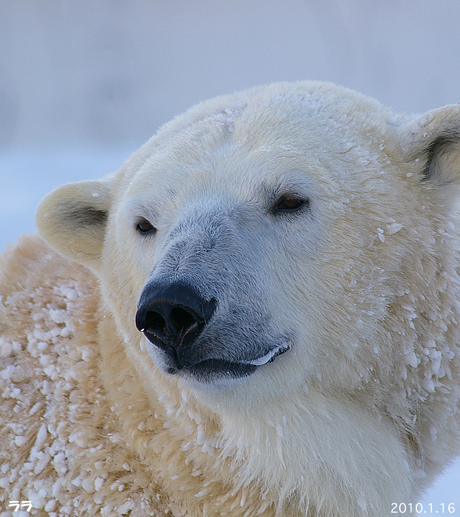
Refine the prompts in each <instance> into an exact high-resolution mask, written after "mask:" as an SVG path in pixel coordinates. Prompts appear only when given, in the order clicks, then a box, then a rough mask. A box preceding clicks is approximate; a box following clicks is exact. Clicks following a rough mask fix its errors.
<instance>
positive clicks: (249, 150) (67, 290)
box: [0, 82, 460, 517]
mask: <svg viewBox="0 0 460 517" xmlns="http://www.w3.org/2000/svg"><path fill="white" fill-rule="evenodd" d="M459 184H460V112H459V106H446V107H444V108H440V109H438V110H434V111H431V112H429V113H427V114H425V115H423V116H395V115H394V114H393V113H391V112H390V111H389V110H387V109H385V108H383V107H382V106H381V105H380V104H378V103H377V102H376V101H374V100H372V99H368V98H366V97H364V96H362V95H360V94H357V93H355V92H353V91H350V90H348V89H345V88H342V87H338V86H335V85H332V84H329V83H321V82H298V83H292V84H291V83H279V84H273V85H269V86H264V87H259V88H255V89H252V90H248V91H244V92H240V93H236V94H233V95H229V96H224V97H219V98H216V99H213V100H210V101H208V102H204V103H202V104H199V105H198V106H196V107H194V108H192V109H191V110H189V111H188V112H186V113H185V114H184V115H182V116H180V117H178V118H176V119H175V120H173V121H172V122H170V123H168V124H166V125H165V126H164V127H163V128H162V129H161V130H160V131H159V132H158V133H157V134H156V135H155V136H154V137H153V138H152V139H151V140H149V141H148V142H147V143H146V144H145V145H144V146H143V147H142V148H141V149H140V150H139V151H137V152H136V153H134V154H133V155H132V156H131V157H130V158H129V159H128V160H127V161H126V162H125V164H124V165H123V166H122V168H121V169H120V170H119V171H118V172H116V173H114V174H112V175H109V176H107V177H104V178H102V179H101V180H97V181H82V182H77V183H71V184H67V185H64V186H62V187H60V188H58V189H57V190H55V191H54V192H52V193H51V194H49V195H48V196H46V197H45V198H44V200H43V201H42V202H41V204H40V206H39V207H38V211H37V226H38V229H39V231H40V234H41V236H42V237H43V239H44V241H46V243H45V242H44V241H42V240H41V238H39V237H28V238H25V239H24V240H23V241H22V242H21V243H20V244H19V245H18V247H17V248H15V249H11V250H9V251H7V252H6V254H5V255H4V256H3V258H2V260H3V262H2V280H1V294H2V303H1V306H0V310H1V312H0V318H1V319H0V325H1V327H0V328H1V331H2V337H1V341H0V353H1V356H2V363H3V365H4V366H3V370H2V373H1V382H2V394H3V402H2V406H1V431H0V433H1V435H0V437H1V438H0V440H1V447H0V463H1V465H2V466H1V468H0V470H1V472H0V485H1V486H2V487H3V490H4V496H2V497H3V499H2V501H3V505H4V508H6V505H7V504H10V505H11V501H13V503H14V505H17V507H21V508H23V505H27V504H29V503H30V505H31V507H32V509H31V513H32V514H35V515H50V516H52V517H58V516H64V515H88V516H96V515H102V516H120V515H130V516H131V517H134V516H146V515H155V516H157V515H174V516H185V515H186V516H190V517H201V516H210V517H212V516H216V517H217V516H223V515H226V516H232V517H238V516H240V517H242V516H246V517H253V516H256V515H260V516H284V517H299V516H310V517H313V516H316V517H320V516H322V517H338V516H340V517H344V516H346V517H356V516H368V517H371V516H376V517H382V516H387V515H390V514H392V513H396V511H398V508H400V507H399V506H398V505H400V504H402V503H404V505H406V506H405V508H407V510H406V514H407V515H408V514H409V513H410V512H412V513H414V514H415V510H416V504H417V503H418V502H419V498H420V494H421V493H422V491H423V490H424V489H425V488H426V487H427V486H428V485H429V484H430V483H431V482H432V481H433V479H434V478H435V477H436V476H437V475H438V474H439V473H440V472H441V471H442V470H443V468H444V467H445V466H446V465H447V464H448V463H449V462H450V461H451V459H452V458H453V457H454V456H455V454H456V453H458V452H459V450H460V430H459V424H460V413H459V398H460V381H459V374H460V348H459V343H460V303H459V295H460V282H459V277H458V261H459V244H460V239H459V235H458V230H457V229H458V224H459V221H458V214H457V209H456V202H457V198H458V190H459ZM56 252H57V253H56ZM419 508H420V506H419ZM395 510H396V511H395ZM8 511H9V510H8ZM7 514H8V513H3V514H2V515H7Z"/></svg>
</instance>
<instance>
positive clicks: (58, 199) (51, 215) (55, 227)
mask: <svg viewBox="0 0 460 517" xmlns="http://www.w3.org/2000/svg"><path fill="white" fill-rule="evenodd" d="M111 187H112V181H111V177H110V176H107V177H106V178H103V179H100V180H89V181H78V182H76V183H67V184H66V185H62V186H61V187H58V188H57V189H56V190H54V191H53V192H51V193H50V194H48V195H47V196H45V197H44V198H43V200H42V201H41V202H40V204H39V205H38V208H37V213H36V217H35V222H36V225H37V228H38V230H39V232H40V234H41V235H42V237H43V238H44V239H45V240H46V241H47V242H48V243H49V244H50V245H51V246H52V247H53V248H54V249H55V250H56V251H57V252H58V253H61V254H62V255H65V256H66V257H69V258H71V259H73V260H75V261H76V262H79V263H80V264H84V265H86V266H89V267H91V268H94V269H98V266H99V263H100V258H101V254H102V246H103V243H104V238H105V231H106V225H107V218H108V212H109V209H110V206H111V198H112V196H111V192H112V188H111Z"/></svg>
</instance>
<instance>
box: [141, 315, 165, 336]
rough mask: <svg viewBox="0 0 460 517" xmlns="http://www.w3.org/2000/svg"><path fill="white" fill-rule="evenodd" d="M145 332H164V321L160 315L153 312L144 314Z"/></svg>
mask: <svg viewBox="0 0 460 517" xmlns="http://www.w3.org/2000/svg"><path fill="white" fill-rule="evenodd" d="M144 328H145V331H146V332H149V331H152V330H156V331H157V332H165V330H166V321H165V319H164V318H163V316H162V315H161V314H159V313H158V312H154V311H147V313H146V314H145V327H144Z"/></svg>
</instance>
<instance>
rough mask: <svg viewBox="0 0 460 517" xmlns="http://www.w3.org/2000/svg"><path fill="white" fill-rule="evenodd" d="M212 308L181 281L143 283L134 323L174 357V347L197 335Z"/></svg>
mask: <svg viewBox="0 0 460 517" xmlns="http://www.w3.org/2000/svg"><path fill="white" fill-rule="evenodd" d="M215 308H216V300H215V299H214V298H212V299H211V300H205V299H204V298H203V297H202V296H201V295H200V294H199V293H198V292H197V291H196V290H195V289H194V288H192V287H191V286H189V285H186V284H183V283H179V282H176V283H168V284H165V283H161V284H155V283H151V284H147V285H146V286H145V287H144V289H143V291H142V293H141V296H140V298H139V303H138V311H137V314H136V326H137V328H138V329H139V330H140V331H141V332H144V334H145V335H146V337H147V338H148V339H149V340H150V341H151V342H152V343H153V344H154V345H155V346H157V347H159V348H161V349H162V350H163V351H165V352H167V353H168V354H169V355H171V356H173V357H174V358H177V350H178V349H179V348H180V347H183V346H185V345H190V344H191V343H193V341H194V340H195V339H196V338H197V337H198V335H199V334H200V333H201V331H202V330H203V328H204V326H205V325H206V323H207V322H208V321H209V319H210V318H211V316H212V313H213V312H214V309H215Z"/></svg>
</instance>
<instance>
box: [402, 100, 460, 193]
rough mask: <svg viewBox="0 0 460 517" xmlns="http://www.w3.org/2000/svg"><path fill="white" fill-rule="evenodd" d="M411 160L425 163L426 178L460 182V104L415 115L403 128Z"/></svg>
mask: <svg viewBox="0 0 460 517" xmlns="http://www.w3.org/2000/svg"><path fill="white" fill-rule="evenodd" d="M399 143H400V145H401V148H402V150H403V152H404V154H405V157H406V160H407V161H412V160H416V159H418V161H419V162H420V163H421V164H422V166H423V167H422V169H421V174H422V177H421V179H422V181H425V182H428V181H431V182H432V183H434V184H437V185H438V186H441V187H444V186H449V185H451V186H452V185H455V184H456V185H460V105H459V104H453V105H449V106H445V107H443V108H439V109H436V110H433V111H429V112H428V113H425V114H424V115H421V116H417V117H415V118H413V119H411V120H410V121H409V122H408V123H406V124H404V125H403V126H401V127H400V128H399Z"/></svg>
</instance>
